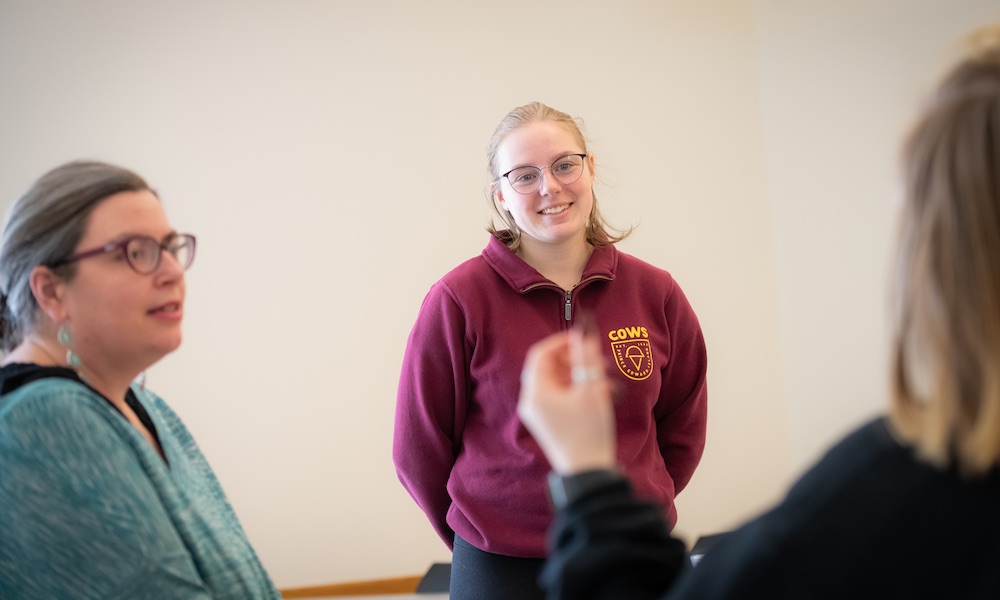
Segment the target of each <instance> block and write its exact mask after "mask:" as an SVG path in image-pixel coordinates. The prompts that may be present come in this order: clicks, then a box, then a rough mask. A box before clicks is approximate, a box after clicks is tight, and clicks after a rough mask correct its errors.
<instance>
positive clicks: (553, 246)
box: [393, 102, 707, 600]
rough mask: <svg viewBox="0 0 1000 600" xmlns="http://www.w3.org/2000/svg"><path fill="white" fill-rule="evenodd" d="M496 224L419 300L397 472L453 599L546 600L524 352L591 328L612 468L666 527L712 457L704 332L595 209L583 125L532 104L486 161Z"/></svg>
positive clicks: (541, 470)
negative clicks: (588, 321) (525, 413)
mask: <svg viewBox="0 0 1000 600" xmlns="http://www.w3.org/2000/svg"><path fill="white" fill-rule="evenodd" d="M487 159H488V168H489V173H490V202H491V206H493V208H494V210H495V211H496V213H497V215H498V217H499V221H500V224H494V225H491V226H490V228H489V231H490V233H491V236H490V239H489V243H488V244H487V246H486V249H485V250H483V252H482V255H481V256H478V257H476V258H473V259H471V260H468V261H466V262H465V263H463V264H461V265H459V266H458V267H457V268H455V269H454V270H452V271H451V272H450V273H448V274H446V275H445V276H444V277H443V278H442V279H441V280H440V281H438V282H437V283H436V284H435V285H434V286H433V287H432V288H431V290H430V292H428V294H427V296H426V297H425V299H424V302H423V305H422V306H421V308H420V314H419V316H418V317H417V322H416V324H415V325H414V327H413V330H412V332H411V334H410V337H409V341H408V344H407V348H406V354H405V357H404V359H403V367H402V374H401V376H400V381H399V391H398V395H397V404H396V424H395V439H394V444H393V459H394V461H395V464H396V470H397V473H398V474H399V478H400V480H401V481H402V483H403V485H404V486H405V487H406V489H407V490H408V491H409V493H410V494H411V495H412V497H413V498H414V500H415V501H416V502H417V504H418V505H419V506H420V508H421V509H423V511H424V512H425V513H426V514H427V517H428V518H429V519H430V521H431V523H432V525H433V526H434V529H435V530H436V531H437V533H438V535H439V536H440V537H441V539H442V540H443V541H444V542H445V544H447V545H448V547H449V548H452V549H453V554H452V569H451V575H452V576H451V597H452V598H454V599H456V600H462V599H469V598H475V599H477V600H489V599H491V598H496V599H498V600H508V599H511V598H517V599H519V600H530V599H531V598H541V597H542V590H541V589H540V588H539V587H538V584H537V578H538V573H539V570H540V569H541V566H542V563H543V561H544V557H545V532H546V530H547V529H548V527H549V525H550V524H551V522H552V516H553V512H552V507H551V505H550V504H549V501H548V498H547V497H546V491H545V490H546V483H545V478H546V473H547V472H548V464H547V462H546V460H545V457H544V455H543V454H542V452H541V450H540V449H539V448H538V445H537V444H536V443H535V442H534V441H533V440H532V439H531V436H530V435H528V432H527V431H526V430H525V429H524V426H523V425H522V424H521V423H520V421H519V420H518V418H517V412H516V406H517V397H518V380H519V376H520V370H521V365H522V364H523V362H524V356H525V353H526V352H527V350H528V347H529V346H531V344H533V343H535V342H537V341H538V340H540V339H542V338H543V337H545V336H546V335H548V334H550V333H552V332H555V331H563V330H566V329H568V328H570V327H571V326H573V325H574V324H575V323H578V322H579V321H580V319H581V316H582V315H585V314H589V315H590V316H591V318H592V319H593V322H594V327H595V328H598V329H599V330H600V331H601V335H602V336H603V352H604V353H605V355H606V356H607V357H608V358H609V359H611V360H613V361H614V364H615V365H616V366H615V368H614V374H613V376H612V377H613V378H614V380H615V382H616V385H617V389H618V392H619V401H618V405H617V406H618V413H619V420H618V437H617V440H618V446H617V454H618V458H619V461H620V463H621V465H622V468H623V469H625V470H626V471H627V472H628V473H629V475H630V476H631V477H632V478H633V481H634V482H635V485H636V488H637V490H638V492H639V493H640V494H641V495H642V497H644V498H647V499H649V500H650V501H652V502H654V503H656V505H657V506H658V510H659V511H660V512H661V513H662V515H663V517H664V518H665V519H667V520H668V521H669V522H670V523H673V522H674V521H675V520H676V510H675V508H674V497H675V496H676V494H677V493H679V492H680V491H681V490H682V489H684V486H685V485H687V483H688V481H689V480H690V479H691V475H692V474H693V473H694V470H695V467H696V466H697V464H698V461H699V460H700V458H701V454H702V450H703V448H704V444H705V420H706V402H707V400H706V397H707V392H706V384H705V372H706V363H707V359H706V351H705V342H704V338H703V336H702V333H701V327H700V326H699V324H698V320H697V318H696V316H695V314H694V311H693V310H692V309H691V306H690V304H689V303H688V301H687V299H686V297H685V296H684V293H683V292H682V291H681V288H680V286H679V285H678V284H677V282H676V281H675V280H674V279H673V278H672V277H671V276H670V274H669V273H667V272H666V271H664V270H662V269H659V268H656V267H654V266H652V265H650V264H648V263H645V262H643V261H641V260H639V259H637V258H635V257H632V256H629V255H628V254H625V253H624V252H621V251H619V250H618V249H617V248H616V247H615V243H616V242H618V241H620V240H621V239H622V238H623V237H624V236H625V235H627V233H628V232H618V231H615V230H613V229H611V228H610V227H609V226H608V224H607V223H606V221H605V219H604V217H603V216H602V215H601V212H600V210H599V209H598V204H597V199H596V197H595V194H594V189H593V184H594V175H595V163H596V161H595V158H594V155H593V154H592V153H591V152H590V151H589V150H588V149H587V144H586V141H585V139H584V136H583V134H582V132H581V130H580V127H579V125H578V123H577V121H576V120H574V119H573V118H572V117H570V116H569V115H568V114H566V113H563V112H561V111H558V110H555V109H553V108H551V107H549V106H546V105H544V104H541V103H538V102H534V103H531V104H527V105H524V106H520V107H517V108H515V109H514V110H512V111H511V112H510V113H509V114H507V116H505V117H504V118H503V120H502V121H501V122H500V124H499V125H498V126H497V128H496V131H495V132H494V134H493V137H492V140H491V141H490V144H489V147H488V151H487Z"/></svg>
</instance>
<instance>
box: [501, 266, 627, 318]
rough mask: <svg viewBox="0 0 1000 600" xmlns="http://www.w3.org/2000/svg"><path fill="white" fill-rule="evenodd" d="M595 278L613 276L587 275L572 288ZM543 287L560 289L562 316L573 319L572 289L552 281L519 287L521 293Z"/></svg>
mask: <svg viewBox="0 0 1000 600" xmlns="http://www.w3.org/2000/svg"><path fill="white" fill-rule="evenodd" d="M595 279H603V280H605V281H611V280H613V279H614V278H613V277H608V276H607V275H591V276H590V277H587V278H586V279H581V280H580V283H577V284H576V285H574V286H573V290H575V289H577V288H578V287H580V286H582V285H583V284H585V283H589V282H591V281H594V280H595ZM543 287H551V288H555V289H557V290H559V291H561V292H563V293H564V296H563V298H564V302H563V318H564V319H565V320H566V322H569V321H572V320H573V290H564V289H562V288H561V287H559V286H557V285H555V284H553V283H534V284H532V285H529V286H527V287H524V288H521V293H522V294H526V293H528V292H530V291H532V290H536V289H538V288H543Z"/></svg>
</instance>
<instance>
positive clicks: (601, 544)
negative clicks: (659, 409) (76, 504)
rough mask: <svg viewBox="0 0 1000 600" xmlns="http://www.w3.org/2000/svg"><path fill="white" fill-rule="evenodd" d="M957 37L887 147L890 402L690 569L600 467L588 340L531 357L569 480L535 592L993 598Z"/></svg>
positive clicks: (967, 115)
mask: <svg viewBox="0 0 1000 600" xmlns="http://www.w3.org/2000/svg"><path fill="white" fill-rule="evenodd" d="M973 48H974V49H973V51H972V54H971V56H969V57H968V58H967V59H965V60H964V61H962V62H961V63H959V64H958V65H957V66H956V67H955V68H954V69H953V70H952V71H951V72H950V73H949V74H948V75H947V77H946V78H945V79H944V82H943V83H942V84H941V86H940V88H939V89H938V91H937V93H936V94H935V95H934V96H933V97H932V98H931V99H930V102H929V104H928V105H927V107H926V108H925V110H924V113H923V115H922V116H921V117H920V119H919V120H918V121H917V123H916V126H915V127H914V129H913V130H912V132H911V134H910V136H909V139H908V141H907V143H906V145H905V147H904V151H903V183H904V191H905V193H904V198H903V205H902V210H901V215H900V216H901V219H900V224H901V227H900V240H899V244H898V248H897V259H896V260H897V264H896V274H895V278H894V282H893V283H894V288H893V292H894V296H895V298H894V300H895V307H894V308H895V310H894V312H895V318H894V323H893V336H892V338H893V342H892V352H891V355H892V373H891V383H892V390H891V405H890V407H889V410H888V414H887V415H885V416H883V417H880V418H877V419H875V420H873V421H871V422H869V423H867V424H865V425H864V426H862V427H861V428H859V429H857V430H856V431H854V432H853V433H851V434H850V435H849V436H847V437H846V438H844V439H843V440H842V441H841V442H839V443H838V444H837V445H836V446H834V447H833V448H832V449H831V450H830V451H829V452H828V453H827V455H826V456H825V457H824V458H823V459H822V460H821V461H820V462H819V463H818V464H816V465H815V466H814V467H813V468H812V469H811V470H810V471H808V472H807V473H806V474H805V475H804V476H803V477H802V478H801V479H800V480H799V481H798V482H797V483H796V484H795V485H794V486H793V487H792V489H791V490H790V491H789V492H788V495H787V496H786V497H785V499H784V500H783V501H782V502H781V503H780V504H779V505H778V506H777V507H775V508H774V509H772V510H770V511H768V512H767V513H765V514H764V515H762V516H760V517H759V518H757V519H755V520H753V521H751V522H750V523H748V524H746V525H745V526H743V527H741V528H740V529H738V530H737V531H735V532H734V533H731V534H726V535H725V536H723V537H722V539H721V541H718V542H717V543H715V544H714V545H713V546H712V548H711V549H709V550H708V552H707V553H706V554H705V555H704V558H702V559H701V560H700V562H698V563H697V566H695V567H694V568H688V569H686V571H684V572H681V571H682V569H681V567H682V565H683V564H685V563H686V562H687V561H686V559H685V554H684V549H685V548H684V544H683V543H682V542H681V541H680V540H677V539H674V538H672V537H670V535H669V533H668V529H667V527H666V524H665V523H664V521H663V518H662V516H660V514H659V512H658V511H657V510H656V509H655V507H652V506H651V505H649V504H648V503H646V502H641V501H639V500H638V499H637V498H636V496H635V494H634V492H633V489H634V488H635V487H636V486H634V485H633V484H630V483H629V479H630V477H628V476H627V474H626V475H625V476H623V475H622V474H621V473H619V472H617V471H616V470H615V469H614V465H615V455H614V435H615V427H614V414H613V412H614V410H615V408H617V407H613V401H612V397H611V393H610V389H609V388H610V386H609V384H608V382H607V381H606V379H605V377H603V375H601V376H597V377H594V378H588V379H587V380H576V381H574V378H573V377H572V373H573V372H574V371H577V372H580V371H586V372H590V371H593V372H595V373H603V371H604V368H605V360H604V359H603V357H602V356H601V354H600V351H599V345H600V343H601V342H600V340H599V339H598V338H597V337H594V336H592V335H586V334H583V333H579V332H573V333H570V334H568V335H556V336H552V337H549V338H547V339H546V340H544V341H542V342H540V343H539V344H538V345H537V346H535V347H534V348H533V349H532V350H531V352H530V353H529V355H528V360H527V362H526V364H525V369H524V374H523V377H524V379H523V382H524V383H523V385H522V387H521V393H522V398H521V405H520V408H519V410H520V413H521V414H522V417H523V419H524V422H525V424H526V425H527V426H528V428H529V429H530V430H531V432H532V433H533V434H534V436H535V438H536V439H537V440H538V442H539V444H541V446H542V447H543V448H544V449H545V452H546V454H547V455H548V456H549V458H550V460H551V463H552V468H553V470H554V472H555V474H556V476H555V477H554V478H553V483H554V484H555V486H556V489H562V490H569V492H570V493H568V494H566V495H564V496H563V504H564V506H563V508H562V510H561V511H560V513H559V516H558V518H557V520H556V524H555V526H554V527H553V531H552V538H551V539H552V540H553V547H552V555H551V558H550V562H549V564H548V565H547V566H546V568H545V575H544V577H543V578H544V582H545V586H546V588H547V589H548V591H549V594H550V596H549V597H550V598H552V599H556V598H560V599H564V600H573V599H583V598H587V599H600V598H607V599H615V600H617V599H619V598H629V599H631V600H642V599H646V598H660V597H662V598H669V599H678V600H679V599H682V598H697V599H716V598H718V599H729V598H770V599H785V598H788V599H799V598H908V599H914V598H934V599H937V598H949V599H964V598H970V599H971V598H1000V568H998V566H1000V510H998V507H1000V27H994V28H992V29H988V30H985V31H983V32H982V33H980V34H979V35H976V36H974V37H973ZM611 370H613V369H611ZM678 573H680V576H679V577H677V576H678ZM675 579H676V580H675Z"/></svg>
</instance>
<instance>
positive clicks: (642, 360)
mask: <svg viewBox="0 0 1000 600" xmlns="http://www.w3.org/2000/svg"><path fill="white" fill-rule="evenodd" d="M611 352H612V353H613V354H614V355H615V364H616V365H618V369H619V370H620V371H621V372H622V374H623V375H625V377H628V378H629V379H634V380H635V381H642V380H643V379H647V378H648V377H649V376H650V375H651V374H652V373H653V350H652V348H651V347H650V345H649V340H622V341H618V342H611Z"/></svg>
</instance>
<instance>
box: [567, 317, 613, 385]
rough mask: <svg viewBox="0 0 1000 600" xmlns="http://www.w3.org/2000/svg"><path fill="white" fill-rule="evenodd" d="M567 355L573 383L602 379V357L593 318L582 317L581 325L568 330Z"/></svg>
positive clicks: (603, 374)
mask: <svg viewBox="0 0 1000 600" xmlns="http://www.w3.org/2000/svg"><path fill="white" fill-rule="evenodd" d="M569 355H570V364H571V365H572V372H571V373H572V380H573V383H575V384H585V383H589V382H594V381H603V380H604V376H605V373H604V357H603V356H602V355H601V347H600V342H599V341H598V339H597V335H596V328H595V327H594V326H593V319H582V323H581V325H580V326H578V327H574V328H573V330H572V331H571V332H570V334H569Z"/></svg>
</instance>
